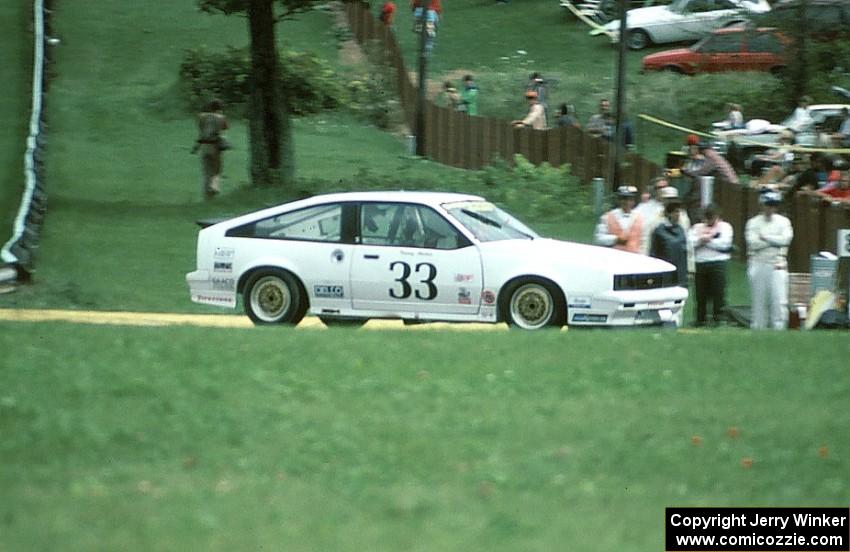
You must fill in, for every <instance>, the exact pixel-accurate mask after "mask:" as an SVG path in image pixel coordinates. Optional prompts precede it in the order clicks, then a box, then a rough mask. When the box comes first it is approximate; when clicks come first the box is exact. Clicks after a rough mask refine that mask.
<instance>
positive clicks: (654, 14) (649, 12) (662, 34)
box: [590, 0, 770, 50]
mask: <svg viewBox="0 0 850 552" xmlns="http://www.w3.org/2000/svg"><path fill="white" fill-rule="evenodd" d="M768 11H770V4H768V3H767V0H674V1H673V3H672V4H669V5H667V6H650V7H648V8H637V9H634V10H629V11H628V18H627V25H628V35H627V36H628V45H629V48H631V49H633V50H640V49H642V48H646V47H647V46H649V45H650V44H663V43H667V42H685V41H690V42H696V41H697V40H699V39H700V38H702V37H704V36H705V35H707V34H708V33H710V32H712V31H714V30H716V29H719V28H721V27H728V26H729V25H734V24H737V23H744V22H746V21H748V14H751V13H765V12H768ZM619 31H620V21H619V20H615V21H611V22H609V23H606V24H605V25H603V26H601V27H599V28H596V29H594V30H592V31H590V34H591V35H598V34H607V35H608V36H609V37H610V39H611V42H614V43H616V42H618V41H619V39H620V34H619Z"/></svg>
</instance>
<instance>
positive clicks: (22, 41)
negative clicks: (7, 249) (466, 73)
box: [0, 2, 33, 246]
mask: <svg viewBox="0 0 850 552" xmlns="http://www.w3.org/2000/svg"><path fill="white" fill-rule="evenodd" d="M31 28H32V8H31V6H30V5H28V3H27V2H7V3H4V5H2V6H0V52H3V62H2V63H0V82H2V83H3V94H0V145H2V146H3V147H0V246H2V245H3V244H4V243H6V240H8V239H9V237H10V236H11V235H12V223H13V221H14V220H15V216H16V215H17V212H18V206H19V205H20V202H21V192H22V191H23V189H24V182H25V181H24V151H25V150H26V137H27V132H28V128H29V114H30V104H31V100H30V97H31V93H30V92H31V86H32V41H33V39H32V33H31V31H30V29H31Z"/></svg>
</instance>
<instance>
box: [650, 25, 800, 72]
mask: <svg viewBox="0 0 850 552" xmlns="http://www.w3.org/2000/svg"><path fill="white" fill-rule="evenodd" d="M789 43H790V39H789V38H788V37H786V36H785V35H783V34H782V33H780V32H778V31H776V30H775V29H766V28H758V29H746V28H744V27H731V28H726V29H718V30H716V31H714V32H713V33H711V34H710V35H708V36H707V37H705V38H703V39H702V40H700V41H699V42H697V43H696V44H694V45H693V46H691V47H690V48H678V49H676V50H666V51H664V52H658V53H655V54H650V55H648V56H645V57H644V58H643V63H642V69H643V71H673V72H676V73H683V74H686V75H695V74H697V73H719V72H723V71H772V72H780V71H782V70H783V69H784V68H785V66H786V61H785V47H786V45H787V44H789Z"/></svg>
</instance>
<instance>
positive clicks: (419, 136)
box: [413, 1, 428, 157]
mask: <svg viewBox="0 0 850 552" xmlns="http://www.w3.org/2000/svg"><path fill="white" fill-rule="evenodd" d="M421 4H422V18H421V19H420V20H419V82H418V84H419V92H418V94H417V96H416V120H415V122H414V126H415V128H414V129H413V134H415V135H416V155H419V156H420V157H425V96H426V94H427V92H428V82H427V81H428V53H427V51H426V49H425V43H426V41H427V40H428V34H427V33H428V31H427V29H426V27H427V25H426V21H427V20H428V10H427V9H426V8H427V5H426V4H427V2H424V1H423V2H422V3H421Z"/></svg>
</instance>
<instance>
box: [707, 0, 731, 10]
mask: <svg viewBox="0 0 850 552" xmlns="http://www.w3.org/2000/svg"><path fill="white" fill-rule="evenodd" d="M711 9H713V10H737V9H738V6H736V5H735V4H733V3H732V2H730V1H729V0H714V7H713V8H711Z"/></svg>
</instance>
